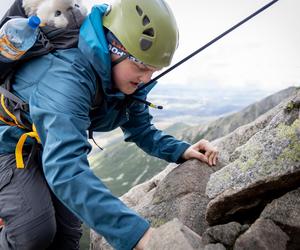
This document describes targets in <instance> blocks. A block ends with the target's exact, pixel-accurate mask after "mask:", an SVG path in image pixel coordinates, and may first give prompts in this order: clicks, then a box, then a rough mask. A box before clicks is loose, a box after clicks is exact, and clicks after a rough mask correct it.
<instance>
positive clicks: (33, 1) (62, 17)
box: [23, 0, 87, 28]
mask: <svg viewBox="0 0 300 250" xmlns="http://www.w3.org/2000/svg"><path fill="white" fill-rule="evenodd" d="M23 8H24V10H25V13H26V15H27V16H30V15H37V16H38V17H39V18H40V19H41V21H42V23H43V24H44V25H47V26H53V27H55V28H66V27H72V28H74V27H80V24H81V23H82V21H83V19H84V18H85V16H86V15H87V8H86V7H84V6H83V5H82V1H81V0H23Z"/></svg>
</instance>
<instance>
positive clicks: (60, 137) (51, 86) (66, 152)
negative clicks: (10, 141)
mask: <svg viewBox="0 0 300 250" xmlns="http://www.w3.org/2000/svg"><path fill="white" fill-rule="evenodd" d="M54 65H55V66H54ZM76 67H77V69H76V71H75V70H74V69H73V68H70V69H68V68H66V67H60V62H59V61H56V62H53V63H52V67H49V70H47V71H46V72H45V74H44V75H43V77H42V79H40V80H39V83H38V87H37V88H36V89H35V91H34V93H33V94H32V95H31V97H30V100H29V105H30V114H31V118H32V120H33V122H34V124H35V126H36V128H37V132H38V134H39V136H40V138H41V142H42V145H43V154H42V164H43V171H44V174H45V177H46V180H47V182H48V184H49V186H50V188H51V189H52V190H53V192H54V193H55V195H56V196H57V197H58V198H59V199H60V200H61V201H62V202H63V203H64V204H65V205H66V206H67V207H68V208H69V209H70V210H71V211H72V212H73V213H74V214H75V215H77V217H79V218H80V219H81V220H83V221H84V222H85V223H86V224H87V225H89V226H90V227H91V228H93V229H94V230H95V231H96V232H98V233H100V234H101V235H103V236H104V237H105V238H106V239H107V241H108V242H109V243H110V244H111V245H112V246H113V247H114V248H116V249H124V250H127V249H132V248H133V247H134V246H135V245H136V243H137V242H138V240H139V239H140V238H141V237H142V236H143V234H144V233H145V231H146V230H147V229H148V228H149V223H148V221H146V220H145V219H143V218H141V217H140V216H139V215H137V214H136V213H135V212H134V211H133V210H131V209H129V208H128V207H127V206H126V205H125V204H123V203H122V202H121V201H120V200H119V199H118V198H116V197H114V196H113V195H112V194H111V192H110V191H109V190H108V188H107V187H106V186H105V185H104V184H103V183H102V182H101V181H100V180H99V179H98V178H97V177H96V176H95V175H94V174H93V172H92V171H91V169H90V168H89V163H88V160H87V154H88V152H89V151H90V149H91V146H90V144H89V143H88V140H87V134H86V130H87V128H88V127H89V125H90V121H89V117H88V113H89V107H90V103H91V100H92V95H93V94H92V93H93V92H94V89H93V87H91V86H89V85H88V84H87V83H86V82H87V81H88V82H92V81H93V80H95V79H91V76H87V75H88V74H87V73H86V72H85V70H84V69H83V68H78V66H76ZM59 68H61V70H59ZM89 78H90V79H89ZM90 85H93V84H90Z"/></svg>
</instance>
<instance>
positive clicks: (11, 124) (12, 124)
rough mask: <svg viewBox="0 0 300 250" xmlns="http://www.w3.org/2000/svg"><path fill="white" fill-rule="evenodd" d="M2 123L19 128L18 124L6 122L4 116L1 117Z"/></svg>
mask: <svg viewBox="0 0 300 250" xmlns="http://www.w3.org/2000/svg"><path fill="white" fill-rule="evenodd" d="M0 121H2V122H4V123H5V124H7V125H9V126H17V124H15V123H13V122H9V121H5V119H4V118H3V117H2V116H0Z"/></svg>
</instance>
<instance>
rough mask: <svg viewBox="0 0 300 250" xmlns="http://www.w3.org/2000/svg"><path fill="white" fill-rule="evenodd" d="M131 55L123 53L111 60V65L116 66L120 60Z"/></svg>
mask: <svg viewBox="0 0 300 250" xmlns="http://www.w3.org/2000/svg"><path fill="white" fill-rule="evenodd" d="M128 57H129V54H124V55H122V56H121V57H119V58H118V59H117V60H115V61H113V62H111V66H112V67H114V66H116V65H117V64H119V63H120V62H122V61H124V60H125V59H126V58H128Z"/></svg>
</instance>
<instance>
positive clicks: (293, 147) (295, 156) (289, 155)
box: [277, 119, 300, 164]
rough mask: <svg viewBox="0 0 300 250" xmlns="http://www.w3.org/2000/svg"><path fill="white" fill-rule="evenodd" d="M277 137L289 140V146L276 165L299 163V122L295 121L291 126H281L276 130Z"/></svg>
mask: <svg viewBox="0 0 300 250" xmlns="http://www.w3.org/2000/svg"><path fill="white" fill-rule="evenodd" d="M277 135H278V136H279V137H280V138H281V139H288V140H290V144H289V146H288V147H287V148H285V149H284V150H283V152H282V153H281V154H280V155H279V157H278V158H277V163H278V164H284V163H288V162H300V120H299V119H297V120H295V121H294V123H293V124H292V125H291V126H286V125H283V124H281V125H280V126H279V127H278V128H277Z"/></svg>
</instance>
